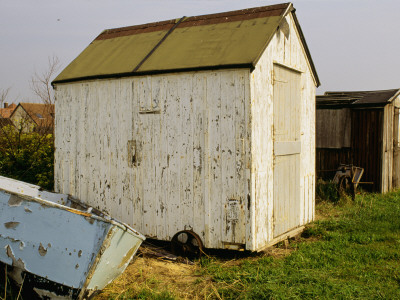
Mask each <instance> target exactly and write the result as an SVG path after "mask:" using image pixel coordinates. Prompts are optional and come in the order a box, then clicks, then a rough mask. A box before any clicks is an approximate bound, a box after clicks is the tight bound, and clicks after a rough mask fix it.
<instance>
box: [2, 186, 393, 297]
mask: <svg viewBox="0 0 400 300" xmlns="http://www.w3.org/2000/svg"><path fill="white" fill-rule="evenodd" d="M328 193H331V194H333V192H332V191H328ZM316 210H317V218H316V220H317V221H315V222H314V223H312V224H309V225H307V227H306V229H305V231H304V233H303V235H302V237H301V238H300V239H298V240H296V241H294V240H293V241H290V243H289V244H288V245H287V244H284V243H282V244H281V245H278V246H276V247H275V248H273V249H272V250H271V251H269V252H266V253H265V254H261V255H248V256H245V257H243V256H242V257H240V258H236V259H232V257H231V258H229V259H227V258H224V257H222V256H216V257H203V258H202V259H200V260H198V261H196V263H195V265H194V266H188V265H183V264H177V263H167V262H163V261H160V260H157V259H148V258H145V257H138V258H137V260H136V261H135V262H134V263H133V264H132V265H131V266H130V267H131V269H129V267H128V269H127V271H126V272H125V273H124V274H123V276H121V277H120V278H119V279H117V280H116V281H115V282H114V283H112V284H111V285H109V286H108V287H107V288H105V289H104V291H103V293H101V294H100V295H99V296H98V297H96V298H95V299H185V298H188V299H189V298H190V299H193V298H194V299H400V191H398V192H392V193H388V194H385V195H381V194H367V193H363V194H360V195H357V196H356V199H355V201H353V200H351V199H350V198H342V199H331V200H330V201H326V200H321V199H320V200H319V202H318V203H317V206H316ZM0 291H1V289H0ZM3 292H4V290H3ZM0 297H1V298H3V295H1V296H0ZM7 299H12V298H9V297H7Z"/></svg>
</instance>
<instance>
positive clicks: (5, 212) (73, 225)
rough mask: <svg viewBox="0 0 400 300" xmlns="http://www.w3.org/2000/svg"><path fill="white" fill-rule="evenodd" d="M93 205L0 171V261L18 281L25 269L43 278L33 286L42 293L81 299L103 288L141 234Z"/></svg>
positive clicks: (120, 269)
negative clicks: (3, 174) (9, 267)
mask: <svg viewBox="0 0 400 300" xmlns="http://www.w3.org/2000/svg"><path fill="white" fill-rule="evenodd" d="M62 203H65V204H68V207H67V206H64V205H62ZM93 210H94V209H92V208H89V207H87V206H85V205H84V204H82V203H81V202H79V201H77V200H74V199H72V198H70V197H68V196H67V195H61V194H54V193H49V192H45V191H40V189H39V187H37V186H33V185H30V184H27V183H24V182H19V181H15V180H12V179H8V178H4V177H0V215H1V216H2V222H3V224H4V226H0V262H2V263H5V264H7V265H9V266H12V267H13V274H11V275H12V278H13V279H14V280H15V281H16V282H17V283H20V284H21V283H22V275H21V274H22V273H26V272H29V273H31V274H33V275H34V278H39V279H37V280H38V281H41V282H42V281H44V282H46V284H41V285H40V286H38V287H37V288H35V290H37V291H41V294H43V295H50V294H54V295H57V297H58V296H66V297H70V296H72V297H73V298H79V299H82V298H83V297H86V296H87V295H88V294H90V293H91V292H93V291H94V290H97V289H102V288H103V287H104V286H105V285H106V284H108V283H109V282H111V281H112V280H113V279H114V278H115V277H117V276H118V275H119V274H121V273H122V272H123V271H124V269H125V268H126V266H127V265H128V264H129V262H130V260H131V259H132V257H133V256H134V255H135V253H136V251H137V249H138V248H139V246H140V244H141V243H142V241H143V240H144V236H142V235H141V234H139V233H138V232H136V231H135V230H134V229H132V228H130V227H129V226H127V225H125V224H123V223H120V222H118V221H116V220H113V219H112V218H110V217H108V216H106V215H104V214H102V213H100V212H97V214H94V212H93ZM43 285H44V286H45V288H43ZM53 285H61V286H64V287H65V288H62V289H60V288H58V287H57V288H56V287H54V288H53ZM46 287H48V288H46ZM60 290H62V291H65V295H59V294H58V293H60ZM71 291H72V292H71ZM53 298H54V297H53Z"/></svg>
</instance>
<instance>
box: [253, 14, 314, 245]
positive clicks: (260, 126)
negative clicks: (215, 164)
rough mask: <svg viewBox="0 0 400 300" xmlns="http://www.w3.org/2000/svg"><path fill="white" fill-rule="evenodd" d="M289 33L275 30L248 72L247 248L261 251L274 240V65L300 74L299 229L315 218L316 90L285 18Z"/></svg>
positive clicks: (289, 20) (290, 22)
mask: <svg viewBox="0 0 400 300" xmlns="http://www.w3.org/2000/svg"><path fill="white" fill-rule="evenodd" d="M285 21H286V22H287V24H288V25H289V26H288V27H289V31H288V32H287V31H283V30H281V29H279V30H278V31H277V32H276V34H275V35H274V36H273V38H272V40H271V42H270V43H269V45H268V47H267V48H266V50H265V52H264V53H263V55H262V56H261V58H260V60H259V61H258V63H257V65H256V68H255V70H254V71H253V72H252V74H251V110H252V111H251V116H252V125H251V126H252V133H251V136H252V139H251V141H252V142H251V154H252V161H251V201H250V212H251V215H250V222H251V223H250V224H249V228H254V229H251V230H250V229H249V231H250V233H249V234H248V238H247V243H246V247H247V248H248V249H260V248H263V247H264V246H266V245H268V243H270V242H271V241H272V240H273V226H274V223H273V192H274V191H273V182H274V181H273V176H274V174H273V173H274V172H273V160H274V157H273V135H272V134H273V117H272V114H273V84H272V83H273V80H274V78H273V75H274V74H273V70H274V63H280V64H282V65H284V66H286V67H288V68H293V69H295V70H299V71H301V72H302V73H301V83H300V86H301V99H299V101H300V102H301V104H300V113H299V114H300V116H301V120H300V141H301V154H300V212H299V214H298V215H299V220H296V224H297V226H300V225H303V224H306V223H308V222H310V221H312V220H313V219H314V211H315V210H314V204H315V90H316V83H315V81H314V79H313V77H312V73H311V69H310V66H309V65H308V61H307V58H306V55H305V51H304V49H303V48H302V45H301V43H300V38H299V34H298V32H297V30H296V28H295V26H294V21H293V18H292V16H291V15H290V14H289V15H288V16H287V17H286V18H285Z"/></svg>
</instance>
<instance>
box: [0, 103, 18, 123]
mask: <svg viewBox="0 0 400 300" xmlns="http://www.w3.org/2000/svg"><path fill="white" fill-rule="evenodd" d="M16 107H17V105H16V104H14V103H13V104H10V105H9V104H8V103H7V102H4V108H0V117H1V118H2V119H9V118H10V116H11V114H12V113H13V111H14V109H15V108H16Z"/></svg>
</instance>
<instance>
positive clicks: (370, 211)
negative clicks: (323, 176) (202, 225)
mask: <svg viewBox="0 0 400 300" xmlns="http://www.w3.org/2000/svg"><path fill="white" fill-rule="evenodd" d="M335 201H336V200H335ZM317 210H318V211H319V212H320V211H321V212H322V215H324V216H325V217H324V218H323V219H322V220H319V221H317V222H315V223H313V224H311V225H310V226H309V227H308V228H307V229H306V231H305V233H304V238H303V239H302V240H301V241H299V242H295V243H291V244H290V247H292V248H294V249H295V250H296V251H293V252H292V253H291V254H290V255H288V256H286V257H284V258H273V257H271V256H265V257H262V258H259V259H250V258H249V259H244V260H243V261H242V262H241V263H240V264H239V265H236V266H230V267H227V266H226V265H225V264H223V263H222V262H221V261H219V260H213V259H209V258H208V259H203V260H202V261H201V265H202V272H204V274H207V275H209V276H212V278H213V280H214V282H215V284H216V286H217V287H218V292H219V294H220V295H221V297H222V298H224V299H238V298H240V299H331V298H335V299H400V192H394V193H389V194H386V195H380V194H363V195H357V197H356V199H355V201H351V200H350V201H349V200H348V199H345V200H339V201H336V203H335V204H332V202H326V201H322V202H320V203H319V204H318V206H317Z"/></svg>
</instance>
